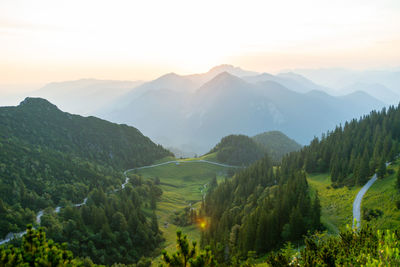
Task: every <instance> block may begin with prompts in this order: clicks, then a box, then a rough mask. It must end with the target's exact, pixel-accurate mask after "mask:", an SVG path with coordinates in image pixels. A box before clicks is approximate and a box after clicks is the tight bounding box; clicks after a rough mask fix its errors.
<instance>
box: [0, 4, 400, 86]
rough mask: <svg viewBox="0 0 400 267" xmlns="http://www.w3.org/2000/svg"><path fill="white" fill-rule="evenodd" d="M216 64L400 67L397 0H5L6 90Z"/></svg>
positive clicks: (0, 29) (0, 66) (2, 79)
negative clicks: (55, 82) (53, 82)
mask: <svg viewBox="0 0 400 267" xmlns="http://www.w3.org/2000/svg"><path fill="white" fill-rule="evenodd" d="M219 64H233V65H236V66H241V67H242V68H244V69H249V70H254V71H260V72H261V71H262V72H272V73H274V72H278V71H279V70H282V69H293V68H329V67H346V68H352V69H374V68H375V69H377V68H379V69H382V68H392V67H399V65H400V1H399V0H375V1H371V0H351V1H349V0H335V1H331V0H293V1H288V0H280V1H277V0H273V1H269V0H262V1H252V0H246V1H235V0H229V1H224V0H218V1H217V0H212V1H209V0H202V1H191V0H182V1H178V0H167V1H165V0H162V1H154V0H146V1H134V0H129V1H122V0H112V1H111V0H109V1H105V0H85V1H82V0H63V1H60V0H35V1H32V0H1V1H0V90H2V91H3V92H4V91H5V90H19V89H18V88H24V89H26V87H29V86H31V85H32V86H33V85H39V84H44V83H48V82H52V81H65V80H75V79H80V78H98V79H114V80H150V79H154V78H156V77H158V76H160V75H162V74H165V73H169V72H176V73H179V74H188V73H199V72H206V71H207V70H208V69H210V68H211V67H213V66H215V65H219ZM6 88H8V89H6Z"/></svg>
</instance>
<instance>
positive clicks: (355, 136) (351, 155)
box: [282, 106, 400, 186]
mask: <svg viewBox="0 0 400 267" xmlns="http://www.w3.org/2000/svg"><path fill="white" fill-rule="evenodd" d="M399 152H400V106H397V107H393V106H391V107H390V108H388V109H382V110H381V111H379V112H378V111H373V112H371V113H370V114H369V115H367V116H364V117H362V118H360V119H359V120H357V119H354V120H352V121H350V122H346V123H345V125H344V126H338V127H336V129H335V130H333V131H332V132H328V133H327V134H326V135H323V136H322V138H321V139H320V140H319V139H318V138H315V139H314V140H313V141H312V142H311V144H310V145H309V146H306V147H304V148H303V149H302V150H301V151H300V152H294V153H292V154H291V155H289V156H287V157H285V158H284V159H283V162H282V165H283V166H291V167H294V168H298V169H300V168H303V167H304V168H305V170H306V171H307V172H309V173H314V172H330V173H331V179H332V183H333V185H335V186H340V185H349V186H352V185H355V184H357V185H363V184H364V183H365V182H366V181H367V180H368V177H370V176H371V175H372V174H373V173H375V172H376V171H377V172H378V176H383V175H384V174H385V172H386V167H385V162H388V161H392V160H393V159H394V158H395V157H396V156H397V155H398V154H399Z"/></svg>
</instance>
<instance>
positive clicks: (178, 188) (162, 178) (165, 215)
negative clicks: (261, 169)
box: [132, 157, 235, 251]
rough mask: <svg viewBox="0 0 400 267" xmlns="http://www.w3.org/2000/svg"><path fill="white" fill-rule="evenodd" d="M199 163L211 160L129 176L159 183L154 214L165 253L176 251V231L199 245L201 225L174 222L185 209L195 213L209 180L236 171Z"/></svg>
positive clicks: (224, 176) (147, 169)
mask: <svg viewBox="0 0 400 267" xmlns="http://www.w3.org/2000/svg"><path fill="white" fill-rule="evenodd" d="M199 159H200V160H201V159H203V160H204V159H210V157H202V158H193V159H184V160H178V162H179V163H170V164H167V165H162V166H157V167H154V168H146V169H141V170H137V171H133V172H132V173H135V174H138V175H140V176H142V177H143V179H144V181H146V180H151V181H156V180H158V181H159V186H160V188H161V189H162V191H163V193H162V196H161V198H160V200H159V201H158V202H157V208H156V214H157V217H158V221H159V225H160V230H161V232H162V233H163V237H164V238H165V243H164V244H163V247H164V248H166V249H167V251H172V250H173V249H175V239H176V231H177V230H178V229H180V230H182V232H183V233H185V234H187V235H188V236H189V238H190V239H192V240H198V241H200V225H199V223H198V222H195V223H193V224H192V223H191V222H188V223H187V224H188V225H185V223H182V222H181V223H178V224H180V225H177V223H176V222H175V220H174V218H175V217H176V216H178V214H180V213H183V212H184V210H185V209H187V210H189V211H190V209H192V208H193V209H194V211H196V213H198V212H199V211H200V208H201V203H202V198H203V195H205V193H206V192H207V190H208V188H209V184H210V183H211V182H212V180H213V179H214V178H216V180H217V181H222V180H224V179H226V178H228V177H229V176H230V175H232V174H233V172H234V169H235V168H228V167H223V166H218V165H214V164H210V163H207V162H197V161H198V160H199ZM169 160H170V158H168V159H166V161H169ZM187 219H189V218H187Z"/></svg>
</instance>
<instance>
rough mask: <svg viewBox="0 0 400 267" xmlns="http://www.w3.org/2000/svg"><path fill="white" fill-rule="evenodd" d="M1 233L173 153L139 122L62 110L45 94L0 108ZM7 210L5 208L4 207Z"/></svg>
mask: <svg viewBox="0 0 400 267" xmlns="http://www.w3.org/2000/svg"><path fill="white" fill-rule="evenodd" d="M0 148H1V149H0V191H1V194H0V195H1V198H0V202H1V203H0V204H2V205H0V206H5V210H6V214H5V215H4V214H3V215H2V216H0V218H1V219H0V225H1V227H0V229H1V231H0V236H1V237H3V236H4V235H5V234H7V233H8V232H16V231H18V230H21V229H22V228H24V227H25V226H26V224H27V223H31V222H33V221H35V212H37V211H38V210H39V209H43V208H46V207H55V206H56V205H58V204H61V203H64V204H65V203H70V202H73V203H79V202H81V201H82V200H83V199H84V198H85V196H87V195H88V193H89V192H90V191H92V190H93V188H98V189H101V190H104V191H106V192H108V191H112V190H113V188H115V187H117V186H120V184H121V183H122V182H123V179H124V178H123V176H122V171H123V170H125V169H128V168H132V167H137V166H142V165H147V164H150V163H152V162H153V161H155V160H158V159H161V158H163V157H165V156H169V155H171V153H170V152H169V151H167V150H165V149H164V148H163V147H161V146H160V145H156V144H154V143H153V142H152V141H151V140H150V139H149V138H148V137H146V136H144V135H143V134H141V133H140V132H139V131H138V130H137V129H136V128H133V127H130V126H127V125H117V124H114V123H110V122H107V121H104V120H101V119H98V118H95V117H81V116H78V115H72V114H69V113H65V112H62V111H61V110H59V109H58V108H57V107H56V106H55V105H53V104H51V103H50V102H48V101H47V100H45V99H41V98H26V99H25V100H24V101H23V102H21V104H20V105H19V106H16V107H1V108H0ZM0 212H4V209H2V211H0Z"/></svg>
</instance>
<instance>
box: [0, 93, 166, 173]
mask: <svg viewBox="0 0 400 267" xmlns="http://www.w3.org/2000/svg"><path fill="white" fill-rule="evenodd" d="M0 123H1V124H0V125H1V127H0V137H1V138H3V139H5V140H9V139H12V138H16V139H18V140H19V141H20V142H22V143H24V144H30V145H35V146H37V147H38V148H42V147H45V148H48V149H52V150H57V151H61V152H63V153H71V154H74V155H76V156H79V157H81V158H84V159H88V160H91V161H96V162H98V163H101V164H107V165H110V166H113V167H115V168H119V169H127V168H131V167H132V166H140V165H145V164H149V163H151V162H152V161H154V160H155V159H159V158H162V157H165V156H168V155H171V154H170V152H169V151H167V150H165V149H163V148H162V147H161V146H159V145H156V144H154V143H153V142H152V141H151V140H150V139H149V138H148V137H145V136H144V135H143V134H141V133H140V132H139V130H137V129H136V128H133V127H129V126H127V125H118V124H115V123H110V122H107V121H105V120H101V119H98V118H95V117H82V116H78V115H71V114H69V113H65V112H62V111H61V110H59V109H58V108H57V107H56V106H55V105H53V104H51V103H50V102H48V101H47V100H45V99H41V98H26V99H25V100H24V101H23V102H21V104H20V105H19V106H17V107H1V108H0Z"/></svg>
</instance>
